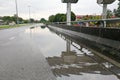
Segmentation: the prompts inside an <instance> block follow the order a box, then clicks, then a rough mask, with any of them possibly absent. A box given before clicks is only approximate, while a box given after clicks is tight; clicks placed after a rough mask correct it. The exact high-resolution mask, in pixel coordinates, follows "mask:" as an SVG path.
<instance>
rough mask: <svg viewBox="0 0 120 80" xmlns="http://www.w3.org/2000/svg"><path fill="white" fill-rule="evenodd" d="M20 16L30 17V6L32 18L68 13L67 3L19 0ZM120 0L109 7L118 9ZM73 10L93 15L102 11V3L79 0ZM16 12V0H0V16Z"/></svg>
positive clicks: (45, 0) (51, 0) (92, 0)
mask: <svg viewBox="0 0 120 80" xmlns="http://www.w3.org/2000/svg"><path fill="white" fill-rule="evenodd" d="M17 2H18V12H19V16H20V17H22V18H24V19H28V18H29V8H28V6H29V5H30V6H31V7H30V13H31V18H34V19H40V18H46V19H47V18H48V17H49V16H50V15H52V14H53V15H54V14H56V13H66V4H65V3H62V2H61V0H17ZM117 4H118V0H116V1H115V2H114V3H113V4H110V5H109V6H108V9H111V10H113V9H116V8H117V7H118V5H117ZM72 11H73V12H74V13H75V14H76V15H87V14H88V15H89V14H91V15H93V14H96V15H97V14H101V13H102V5H98V4H97V3H96V0H79V2H78V3H77V4H72ZM15 13H16V9H15V0H0V16H7V15H8V16H12V15H14V14H15Z"/></svg>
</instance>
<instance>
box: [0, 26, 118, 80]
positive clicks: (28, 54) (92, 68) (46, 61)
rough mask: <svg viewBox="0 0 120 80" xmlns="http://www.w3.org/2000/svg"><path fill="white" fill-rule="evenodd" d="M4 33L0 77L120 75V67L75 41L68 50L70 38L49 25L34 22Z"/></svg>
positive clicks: (110, 79) (39, 79)
mask: <svg viewBox="0 0 120 80" xmlns="http://www.w3.org/2000/svg"><path fill="white" fill-rule="evenodd" d="M5 33H6V34H5ZM0 34H5V35H1V37H0V80H119V79H120V77H119V74H120V69H119V68H117V67H115V66H114V65H112V64H111V63H109V62H108V61H106V60H104V59H102V58H100V57H99V56H96V55H95V54H93V53H92V52H91V51H90V50H89V49H87V48H86V47H82V46H81V44H76V43H75V42H71V45H70V46H71V50H70V51H67V46H66V45H67V42H66V41H67V40H69V38H67V37H66V36H65V35H63V34H60V33H56V32H54V31H51V30H50V29H48V28H47V27H45V28H44V27H41V26H40V25H34V26H32V27H22V28H17V29H10V30H1V31H0ZM80 47H81V50H78V48H80Z"/></svg>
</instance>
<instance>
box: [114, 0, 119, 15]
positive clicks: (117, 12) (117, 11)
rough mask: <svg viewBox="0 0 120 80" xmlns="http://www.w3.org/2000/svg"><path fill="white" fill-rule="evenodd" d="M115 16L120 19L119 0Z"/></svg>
mask: <svg viewBox="0 0 120 80" xmlns="http://www.w3.org/2000/svg"><path fill="white" fill-rule="evenodd" d="M114 14H115V16H116V17H120V0H119V3H118V8H117V9H114Z"/></svg>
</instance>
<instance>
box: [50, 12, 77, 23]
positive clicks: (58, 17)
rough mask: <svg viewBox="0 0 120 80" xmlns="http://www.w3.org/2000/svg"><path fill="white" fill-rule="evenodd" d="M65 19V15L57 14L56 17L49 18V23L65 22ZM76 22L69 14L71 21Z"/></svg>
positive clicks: (74, 17) (74, 16)
mask: <svg viewBox="0 0 120 80" xmlns="http://www.w3.org/2000/svg"><path fill="white" fill-rule="evenodd" d="M66 20H67V19H66V14H63V13H58V14H56V15H51V16H49V21H50V22H65V21H66ZM75 20H76V15H75V14H74V13H73V12H71V21H75Z"/></svg>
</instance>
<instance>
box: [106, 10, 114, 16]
mask: <svg viewBox="0 0 120 80" xmlns="http://www.w3.org/2000/svg"><path fill="white" fill-rule="evenodd" d="M112 16H113V12H112V11H111V10H109V9H108V10H107V18H111V17H112Z"/></svg>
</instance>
